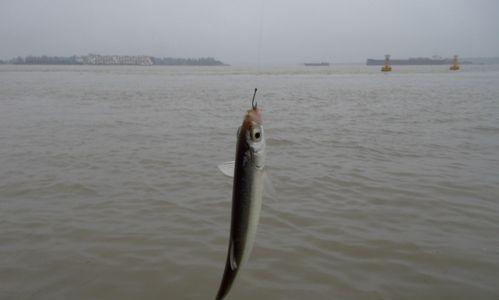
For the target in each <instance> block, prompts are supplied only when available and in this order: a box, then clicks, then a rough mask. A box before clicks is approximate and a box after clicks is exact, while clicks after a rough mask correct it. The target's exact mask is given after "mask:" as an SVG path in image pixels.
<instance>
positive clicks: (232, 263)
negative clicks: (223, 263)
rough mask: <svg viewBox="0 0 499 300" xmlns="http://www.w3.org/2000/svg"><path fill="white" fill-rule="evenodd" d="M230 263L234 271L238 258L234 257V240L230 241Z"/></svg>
mask: <svg viewBox="0 0 499 300" xmlns="http://www.w3.org/2000/svg"><path fill="white" fill-rule="evenodd" d="M229 248H230V249H229V264H230V269H231V270H232V271H234V270H236V269H237V262H236V258H235V257H234V241H231V242H230V247H229Z"/></svg>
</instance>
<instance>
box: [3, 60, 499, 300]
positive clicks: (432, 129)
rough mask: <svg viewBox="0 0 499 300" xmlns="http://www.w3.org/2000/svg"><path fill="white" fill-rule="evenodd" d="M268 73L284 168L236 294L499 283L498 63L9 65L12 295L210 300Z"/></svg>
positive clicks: (272, 121) (358, 295) (364, 295)
mask: <svg viewBox="0 0 499 300" xmlns="http://www.w3.org/2000/svg"><path fill="white" fill-rule="evenodd" d="M255 86H257V87H259V89H260V92H259V95H258V97H257V98H258V100H259V106H260V107H261V108H262V109H263V117H264V122H265V129H266V134H267V155H268V159H267V161H268V163H267V164H268V168H269V171H270V174H271V176H272V181H273V183H274V186H275V189H276V191H277V193H276V194H277V196H276V197H271V198H266V199H264V202H265V204H264V207H263V210H262V217H261V222H260V226H259V231H258V235H257V240H256V244H255V247H254V250H253V253H252V257H251V258H250V260H249V263H248V265H247V266H246V268H245V269H244V270H243V272H242V273H241V276H240V277H239V278H238V280H237V282H236V284H235V286H234V287H233V289H232V290H231V293H230V294H229V297H228V298H229V299H499V288H498V286H497V283H498V282H499V224H498V221H499V67H498V66H495V67H494V66H488V67H487V66H463V70H461V71H459V72H456V73H451V72H449V71H448V70H447V67H446V66H432V67H394V72H392V73H390V74H381V72H379V68H378V67H366V66H360V65H359V66H331V67H330V68H304V67H296V68H268V69H263V70H261V71H260V72H256V70H255V69H249V68H236V67H217V68H168V67H83V66H76V67H70V66H66V67H55V66H0V298H1V299H212V298H214V296H215V293H216V291H217V288H218V285H219V281H220V279H221V277H222V272H223V267H224V263H225V257H226V250H227V243H228V233H229V218H230V205H231V203H230V200H231V184H232V183H231V180H230V179H228V178H226V177H224V176H223V175H222V174H221V173H219V172H218V171H217V168H216V165H217V164H218V163H220V162H223V161H229V160H232V159H233V156H234V151H235V142H236V140H235V135H236V130H237V127H238V126H239V125H240V122H241V121H242V116H243V114H244V111H245V110H246V109H248V108H249V105H250V100H251V94H252V90H253V88H254V87H255Z"/></svg>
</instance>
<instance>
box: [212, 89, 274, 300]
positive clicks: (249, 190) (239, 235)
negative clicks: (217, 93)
mask: <svg viewBox="0 0 499 300" xmlns="http://www.w3.org/2000/svg"><path fill="white" fill-rule="evenodd" d="M256 91H257V90H256V89H255V94H256ZM255 94H254V95H253V101H252V108H251V109H250V110H248V111H247V113H246V115H245V117H244V120H243V123H242V125H241V127H239V130H238V132H237V146H236V160H235V161H234V162H230V163H225V164H222V165H219V166H218V167H219V169H220V170H221V171H222V172H223V173H224V174H225V175H227V176H231V177H234V183H233V190H232V216H231V227H230V240H229V250H228V253H227V262H226V263H225V271H224V275H223V278H222V283H221V284H220V288H219V290H218V294H217V297H216V299H217V300H221V299H223V298H224V297H225V296H226V295H227V293H228V292H229V290H230V288H231V286H232V283H233V282H234V280H235V278H236V275H237V274H238V272H239V270H240V269H241V267H242V266H243V265H244V264H245V263H246V261H247V260H248V258H249V256H250V253H251V249H252V248H253V243H254V241H255V235H256V229H257V226H258V221H259V219H260V210H261V207H262V193H263V181H264V179H263V177H264V167H265V138H264V133H263V127H262V117H261V115H260V110H259V109H258V108H257V104H256V102H255Z"/></svg>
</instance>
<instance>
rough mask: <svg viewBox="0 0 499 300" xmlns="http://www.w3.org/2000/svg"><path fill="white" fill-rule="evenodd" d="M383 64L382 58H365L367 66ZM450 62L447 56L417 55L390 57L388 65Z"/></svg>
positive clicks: (447, 63)
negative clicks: (416, 56)
mask: <svg viewBox="0 0 499 300" xmlns="http://www.w3.org/2000/svg"><path fill="white" fill-rule="evenodd" d="M384 64H385V60H384V59H371V58H369V59H367V61H366V65H368V66H383V65H384ZM449 64H452V59H449V58H438V57H435V58H428V57H418V58H409V59H390V65H392V66H394V65H408V66H410V65H449ZM461 64H471V62H468V61H466V62H461Z"/></svg>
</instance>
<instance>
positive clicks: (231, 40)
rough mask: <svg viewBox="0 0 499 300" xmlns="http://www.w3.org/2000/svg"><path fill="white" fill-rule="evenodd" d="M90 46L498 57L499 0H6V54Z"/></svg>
mask: <svg viewBox="0 0 499 300" xmlns="http://www.w3.org/2000/svg"><path fill="white" fill-rule="evenodd" d="M260 37H261V39H260ZM259 41H261V43H260V42H259ZM259 45H260V46H259ZM90 52H91V53H100V54H147V55H153V56H173V57H201V56H203V57H204V56H213V57H216V58H218V59H220V60H222V61H224V62H227V63H232V64H234V63H235V64H237V63H249V64H256V63H258V60H259V58H260V61H261V63H262V64H265V63H276V64H278V63H301V62H304V61H330V62H363V61H365V59H366V58H368V57H371V58H376V57H382V56H383V54H385V53H390V54H392V57H394V58H405V57H410V56H432V55H441V56H444V57H450V56H451V55H452V54H454V53H456V54H459V55H460V56H461V57H471V56H499V1H497V0H489V1H487V0H478V1H471V0H467V1H460V0H449V1H439V0H434V1H430V0H410V1H409V0H371V1H368V0H362V1H361V0H359V1H355V0H350V1H348V0H337V1H334V0H302V1H293V0H266V1H263V0H253V1H250V0H163V1H160V0H140V1H139V0H136V1H132V0H0V58H4V59H5V58H11V57H13V56H17V55H21V56H25V55H30V54H31V55H41V54H47V55H64V56H69V55H72V54H87V53H90ZM259 53H260V54H259Z"/></svg>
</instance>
